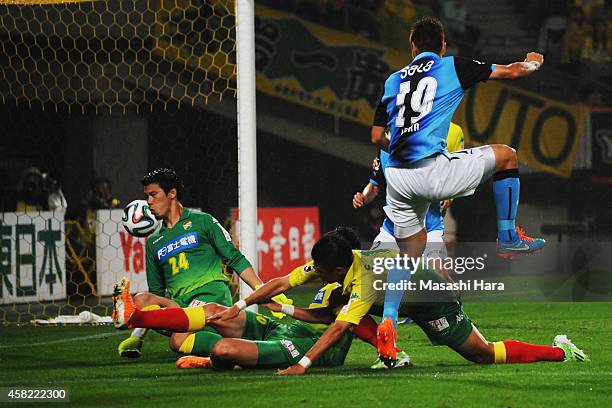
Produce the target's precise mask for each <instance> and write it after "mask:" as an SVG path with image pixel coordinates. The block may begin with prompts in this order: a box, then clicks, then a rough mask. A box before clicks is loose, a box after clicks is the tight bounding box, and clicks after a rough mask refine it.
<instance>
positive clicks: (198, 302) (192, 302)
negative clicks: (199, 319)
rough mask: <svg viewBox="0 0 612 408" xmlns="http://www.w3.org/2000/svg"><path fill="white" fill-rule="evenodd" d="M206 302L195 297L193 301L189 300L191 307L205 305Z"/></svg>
mask: <svg viewBox="0 0 612 408" xmlns="http://www.w3.org/2000/svg"><path fill="white" fill-rule="evenodd" d="M205 304H206V302H202V301H201V300H198V299H193V300H192V301H191V302H189V307H198V306H204V305H205Z"/></svg>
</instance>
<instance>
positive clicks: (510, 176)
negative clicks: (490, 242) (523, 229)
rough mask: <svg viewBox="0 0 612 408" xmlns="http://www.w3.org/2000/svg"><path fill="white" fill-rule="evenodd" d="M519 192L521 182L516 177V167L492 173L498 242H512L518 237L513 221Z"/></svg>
mask: <svg viewBox="0 0 612 408" xmlns="http://www.w3.org/2000/svg"><path fill="white" fill-rule="evenodd" d="M520 192H521V182H520V180H519V178H518V169H509V170H503V171H500V172H499V173H495V174H494V175H493V195H494V196H495V206H496V207H497V239H498V240H499V242H512V241H516V240H517V239H518V235H517V233H516V229H515V224H514V221H515V219H516V209H517V207H518V203H519V195H520Z"/></svg>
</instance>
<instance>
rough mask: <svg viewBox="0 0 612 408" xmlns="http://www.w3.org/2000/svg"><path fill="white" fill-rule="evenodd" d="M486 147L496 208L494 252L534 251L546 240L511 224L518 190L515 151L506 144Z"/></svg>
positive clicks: (515, 253) (514, 220) (523, 252)
mask: <svg viewBox="0 0 612 408" xmlns="http://www.w3.org/2000/svg"><path fill="white" fill-rule="evenodd" d="M490 147H491V149H492V151H493V153H494V154H495V170H494V171H495V174H493V195H494V197H495V206H496V209H497V253H498V254H499V256H502V257H512V256H513V255H518V254H526V253H531V252H534V251H538V250H540V249H542V248H543V247H544V244H545V243H546V241H545V240H543V239H542V238H532V237H528V236H527V235H526V234H525V233H524V232H523V231H522V230H520V229H518V228H517V227H516V223H515V222H516V212H517V208H518V204H519V196H520V191H521V183H520V180H519V172H518V159H517V157H516V150H514V149H512V148H511V147H509V146H506V145H491V146H490ZM488 154H490V153H488Z"/></svg>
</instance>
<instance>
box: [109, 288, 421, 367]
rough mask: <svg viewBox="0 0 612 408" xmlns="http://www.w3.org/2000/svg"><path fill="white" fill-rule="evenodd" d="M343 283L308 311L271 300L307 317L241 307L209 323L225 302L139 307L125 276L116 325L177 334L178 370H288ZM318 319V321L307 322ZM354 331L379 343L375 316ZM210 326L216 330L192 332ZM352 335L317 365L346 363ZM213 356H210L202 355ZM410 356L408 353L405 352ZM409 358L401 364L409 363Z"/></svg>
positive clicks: (116, 299)
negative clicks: (277, 316)
mask: <svg viewBox="0 0 612 408" xmlns="http://www.w3.org/2000/svg"><path fill="white" fill-rule="evenodd" d="M340 288H341V287H340V285H339V284H329V285H326V286H325V287H323V288H322V289H321V290H320V291H319V292H318V293H317V295H316V296H315V298H314V299H313V301H312V303H311V305H310V306H309V308H308V309H300V308H294V307H293V306H289V305H283V306H281V305H278V304H276V303H270V304H267V306H269V307H273V306H272V305H277V306H278V308H276V307H274V310H276V311H277V312H281V311H285V312H288V313H289V314H291V315H292V316H294V317H296V318H298V319H301V320H303V321H304V322H301V321H296V322H294V323H291V324H282V323H279V322H277V321H276V320H274V319H270V318H268V317H266V316H264V315H261V314H258V313H253V312H250V311H241V312H240V313H239V314H238V315H237V316H236V317H235V318H233V319H229V320H217V321H214V322H210V323H207V322H206V316H211V315H213V314H217V313H220V312H223V311H224V310H225V309H227V308H226V307H225V306H222V305H219V304H216V303H208V304H206V305H203V306H195V307H189V308H184V309H180V308H168V309H159V310H149V311H143V310H139V309H138V308H137V307H136V305H135V303H134V300H133V299H132V297H131V295H130V286H129V280H128V279H127V278H123V279H122V280H121V281H119V283H118V284H117V285H115V291H114V295H113V304H114V310H115V311H116V312H115V313H114V318H115V324H116V326H118V327H119V328H128V327H129V328H132V327H147V328H153V329H158V330H170V331H173V332H175V334H174V335H173V337H172V341H171V343H170V346H171V348H172V349H173V350H175V351H177V352H180V353H183V354H188V355H186V356H184V357H181V358H179V359H178V360H177V362H176V365H177V366H178V367H179V368H203V367H208V366H214V367H215V368H233V367H234V365H239V366H241V367H245V368H254V367H257V368H285V367H287V366H289V365H293V364H296V363H297V362H298V361H299V360H300V359H301V357H302V356H303V355H304V354H305V353H306V352H307V351H308V350H309V349H310V348H311V347H312V346H313V345H314V344H315V343H316V341H317V340H318V339H319V337H320V335H321V333H323V331H324V330H325V328H326V327H327V325H328V324H329V323H331V322H332V321H333V319H334V314H333V312H332V311H331V310H332V309H331V308H330V307H329V304H330V302H332V303H334V304H340V303H342V302H341V301H339V300H334V299H335V298H336V297H339V296H341V294H340V293H339V291H338V290H337V289H340ZM307 322H314V324H311V323H307ZM362 322H363V324H360V325H359V326H356V327H355V328H354V330H353V334H355V335H356V336H358V337H361V336H362V332H364V333H366V334H367V337H365V338H364V341H367V342H370V343H371V344H372V345H373V346H374V347H376V335H375V333H376V323H375V322H374V320H372V318H371V317H369V316H368V317H367V319H363V320H362ZM205 327H212V328H214V329H215V330H216V333H212V332H199V333H203V334H204V335H203V336H200V337H196V333H191V332H194V331H200V330H203V329H204V328H205ZM352 337H353V336H352V334H351V333H348V332H347V333H345V334H344V335H343V336H342V337H341V338H340V339H339V340H338V342H337V343H336V344H334V346H332V347H330V348H329V349H328V350H327V351H326V352H325V353H324V354H323V356H322V357H321V358H320V359H319V360H318V361H317V365H319V366H339V365H342V364H344V360H345V358H346V354H347V353H348V350H349V348H350V346H351V341H352ZM202 356H210V357H202ZM406 356H407V355H406ZM409 363H410V360H409V359H408V358H406V359H405V360H404V361H403V362H402V364H405V365H407V364H409Z"/></svg>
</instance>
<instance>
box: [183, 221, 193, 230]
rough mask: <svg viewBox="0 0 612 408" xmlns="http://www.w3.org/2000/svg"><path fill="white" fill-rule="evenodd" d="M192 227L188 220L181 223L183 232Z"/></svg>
mask: <svg viewBox="0 0 612 408" xmlns="http://www.w3.org/2000/svg"><path fill="white" fill-rule="evenodd" d="M192 226H193V223H192V222H191V221H190V220H187V221H184V222H183V229H184V230H185V231H187V230H189V229H191V227H192Z"/></svg>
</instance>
